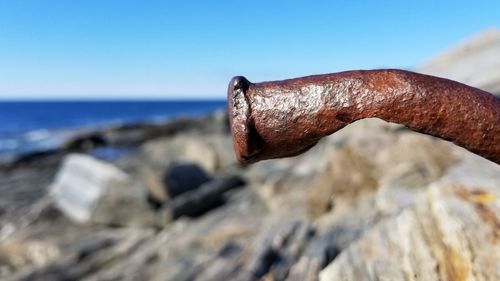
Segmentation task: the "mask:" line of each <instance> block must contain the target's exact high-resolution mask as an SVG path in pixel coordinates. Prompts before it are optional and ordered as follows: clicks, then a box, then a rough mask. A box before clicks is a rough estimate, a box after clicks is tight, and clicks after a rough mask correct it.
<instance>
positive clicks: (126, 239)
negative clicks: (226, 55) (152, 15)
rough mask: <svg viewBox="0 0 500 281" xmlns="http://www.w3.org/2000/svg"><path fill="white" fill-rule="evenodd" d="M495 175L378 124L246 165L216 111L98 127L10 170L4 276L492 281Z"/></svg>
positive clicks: (1, 247) (0, 237) (0, 209)
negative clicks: (116, 152)
mask: <svg viewBox="0 0 500 281" xmlns="http://www.w3.org/2000/svg"><path fill="white" fill-rule="evenodd" d="M89 136H90V137H89ZM97 136H99V137H97ZM116 147H119V148H127V149H128V152H127V153H126V154H123V155H121V157H117V158H99V157H96V156H93V153H92V152H93V151H95V150H96V149H103V148H108V149H109V148H116ZM132 148H133V149H132ZM35 156H36V157H35ZM499 175H500V168H499V167H498V165H495V164H493V163H491V162H489V161H487V160H484V159H482V158H480V157H477V156H475V155H472V154H470V153H469V152H467V151H465V150H463V149H460V148H458V147H455V146H454V145H452V144H450V143H447V142H445V141H441V140H437V139H434V138H432V137H428V136H424V135H419V134H416V133H413V132H411V131H409V130H406V129H405V128H402V127H400V126H396V125H393V124H388V123H384V122H382V121H379V120H362V121H360V122H357V123H356V124H353V125H352V126H349V127H347V128H345V129H343V130H342V131H341V132H339V133H337V134H335V135H334V136H331V137H329V138H327V139H325V140H324V141H322V143H321V144H320V145H318V146H317V147H315V148H313V149H312V150H311V151H309V152H307V153H305V154H304V155H302V156H299V157H295V158H288V159H281V160H272V161H264V162H262V163H258V164H255V165H251V166H247V167H242V166H240V165H239V164H237V163H236V161H235V159H234V155H233V152H232V143H231V139H230V135H229V131H228V127H227V119H226V118H225V115H224V114H223V113H220V112H219V113H215V114H213V115H210V116H207V117H202V118H198V119H183V120H174V121H171V122H167V123H165V124H156V125H142V126H128V127H123V128H120V129H116V128H115V129H110V130H104V131H102V132H96V133H94V134H92V135H86V136H82V137H80V138H79V139H76V140H73V142H72V143H70V144H68V146H65V147H64V148H62V149H61V150H59V151H57V152H54V153H51V154H46V155H32V156H31V157H25V158H24V159H21V160H20V159H18V160H17V161H16V162H13V163H12V164H11V165H10V166H9V167H5V168H4V169H2V171H1V177H0V193H1V194H2V196H1V199H0V222H1V225H2V227H1V229H0V279H2V280H4V279H5V280H377V278H381V277H382V276H389V277H391V276H393V277H394V276H396V277H397V276H399V277H401V276H407V275H408V274H410V273H411V272H414V273H415V276H416V277H414V278H413V279H412V280H447V279H448V280H462V279H454V277H456V276H462V275H460V274H473V275H474V276H483V275H484V276H493V275H492V274H497V275H496V276H497V277H498V274H499V272H498V271H497V270H496V269H495V268H497V269H498V266H500V264H499V259H498V254H497V253H499V252H500V249H499V245H498V243H497V240H498V237H499V236H498V231H499V229H500V225H498V215H499V214H500V205H499V201H498V197H496V196H498V195H499V194H500V193H499V192H500V189H499V188H500V178H499ZM476 197H477V198H476ZM425 206H427V207H425ZM405 239H406V240H405ZM407 239H410V240H407ZM450 239H451V240H450ZM404 241H407V242H404ZM410 241H411V242H410ZM464 241H467V243H468V247H469V248H468V250H467V251H465V250H464V249H463V247H464V246H463V243H465V242H464ZM367 247H368V248H367ZM493 249H497V250H498V251H495V250H493ZM451 254H453V255H455V256H456V260H453V259H451V260H450V259H447V258H445V257H447V256H448V255H451ZM398 257H399V258H398ZM399 259H401V260H402V261H403V262H405V263H404V266H400V264H399V262H400V261H399ZM414 259H417V260H414ZM479 260H481V261H480V262H479ZM486 262H488V264H490V265H491V266H490V267H487V266H483V264H486ZM387 268H391V271H387ZM387 274H388V275H387ZM457 274H458V275H457ZM450 278H451V279H450Z"/></svg>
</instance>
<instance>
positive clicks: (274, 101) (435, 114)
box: [228, 69, 500, 164]
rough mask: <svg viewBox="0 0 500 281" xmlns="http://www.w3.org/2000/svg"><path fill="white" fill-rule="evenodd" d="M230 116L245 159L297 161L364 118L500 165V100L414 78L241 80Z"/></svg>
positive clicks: (388, 74) (234, 87)
mask: <svg viewBox="0 0 500 281" xmlns="http://www.w3.org/2000/svg"><path fill="white" fill-rule="evenodd" d="M228 114H229V120H230V124H231V132H232V135H233V142H234V148H235V152H236V156H237V158H238V160H239V161H240V162H242V163H253V162H257V161H259V160H264V159H271V158H279V157H287V156H294V155H298V154H300V153H302V152H304V151H306V150H308V149H309V148H310V147H312V146H314V145H315V144H316V143H317V142H318V141H319V139H321V138H322V137H324V136H327V135H330V134H332V133H334V132H336V131H337V130H339V129H341V128H343V127H345V126H346V125H348V124H350V123H352V122H355V121H356V120H359V119H363V118H371V117H375V118H380V119H383V120H385V121H388V122H393V123H399V124H403V125H405V126H407V127H408V128H410V129H412V130H414V131H417V132H420V133H424V134H428V135H432V136H436V137H439V138H442V139H445V140H448V141H451V142H453V143H455V144H457V145H459V146H461V147H464V148H466V149H468V150H469V151H472V152H474V153H476V154H478V155H481V156H483V157H485V158H487V159H489V160H491V161H493V162H495V163H497V164H500V98H498V97H496V96H494V95H492V94H490V93H488V92H485V91H482V90H479V89H476V88H473V87H470V86H467V85H464V84H461V83H458V82H455V81H451V80H448V79H443V78H438V77H433V76H428V75H423V74H418V73H414V72H410V71H404V70H396V69H388V70H365V71H347V72H340V73H333V74H325V75H315V76H308V77H302V78H296V79H290V80H283V81H273V82H263V83H251V82H249V81H248V80H247V79H245V78H244V77H241V76H238V77H234V78H233V79H232V80H231V82H230V84H229V89H228Z"/></svg>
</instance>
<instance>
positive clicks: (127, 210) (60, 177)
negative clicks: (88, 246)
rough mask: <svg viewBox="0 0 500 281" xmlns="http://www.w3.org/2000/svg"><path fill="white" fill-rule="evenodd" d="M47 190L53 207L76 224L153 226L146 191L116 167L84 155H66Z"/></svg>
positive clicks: (153, 221)
mask: <svg viewBox="0 0 500 281" xmlns="http://www.w3.org/2000/svg"><path fill="white" fill-rule="evenodd" d="M50 190H51V194H52V196H53V198H54V201H55V204H56V206H57V207H58V208H59V209H60V210H61V211H62V212H63V213H64V214H66V215H67V216H68V217H69V218H71V219H72V220H74V221H76V222H79V223H98V224H107V225H114V226H145V225H153V224H154V223H155V213H154V211H153V210H152V209H151V208H150V206H149V205H148V203H147V200H146V196H147V195H146V193H147V192H146V189H145V188H144V187H142V186H141V185H140V184H139V183H136V182H134V181H133V180H132V179H131V178H130V177H129V176H128V175H127V174H126V173H125V172H123V171H121V170H120V169H118V168H117V167H115V166H113V165H111V164H109V163H105V162H103V161H100V160H97V159H94V158H92V157H90V156H87V155H83V154H70V155H68V156H67V157H66V158H65V159H64V161H63V164H62V167H61V169H60V170H59V172H58V174H57V176H56V179H55V181H54V183H53V184H52V185H51V187H50Z"/></svg>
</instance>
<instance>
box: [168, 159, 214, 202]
mask: <svg viewBox="0 0 500 281" xmlns="http://www.w3.org/2000/svg"><path fill="white" fill-rule="evenodd" d="M211 179H212V178H211V177H210V176H209V175H208V174H206V173H205V171H204V170H203V169H202V168H201V167H200V166H198V165H196V164H193V163H172V164H171V165H169V167H168V168H167V170H166V171H165V174H164V176H163V184H164V185H165V187H166V190H167V194H168V196H169V197H170V198H175V197H177V196H179V195H181V194H183V193H186V192H189V191H193V190H195V189H198V188H199V187H200V186H201V185H202V184H204V183H206V182H209V181H210V180H211Z"/></svg>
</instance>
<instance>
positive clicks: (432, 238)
mask: <svg viewBox="0 0 500 281" xmlns="http://www.w3.org/2000/svg"><path fill="white" fill-rule="evenodd" d="M499 175H500V168H499V166H497V165H495V164H492V163H488V162H487V161H485V160H484V159H479V157H476V156H471V158H470V159H466V160H465V161H464V163H462V164H461V165H459V166H457V167H455V168H453V169H451V170H450V171H449V172H448V173H447V174H446V176H445V177H444V178H443V179H442V180H440V181H438V182H436V183H434V184H432V185H431V186H430V188H429V189H428V191H427V192H426V194H425V196H423V197H421V198H420V200H418V201H417V202H415V204H412V206H411V207H409V208H407V209H405V211H403V212H402V213H401V214H399V215H398V216H396V217H394V218H392V219H389V220H385V221H382V222H380V223H379V224H378V225H377V226H375V227H374V228H373V229H371V230H370V231H368V232H366V233H365V234H364V235H363V236H362V237H361V238H360V239H359V240H358V241H357V242H354V243H352V244H351V245H350V246H349V247H348V248H346V249H345V250H344V251H343V252H342V253H341V254H340V255H339V256H338V257H337V258H336V259H335V260H334V261H333V262H332V263H331V264H330V265H329V266H328V267H327V268H326V269H325V270H323V271H322V273H321V275H320V277H321V278H320V280H322V281H330V280H346V281H348V280H496V279H500V270H499V269H500V254H499V253H500V246H499V245H500V244H499V243H498V241H500V240H499V238H500V231H499V229H500V221H499V219H498V217H499V214H500V207H499V205H498V198H497V196H496V194H497V193H498V192H499V191H500V189H499V188H500V176H499Z"/></svg>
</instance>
